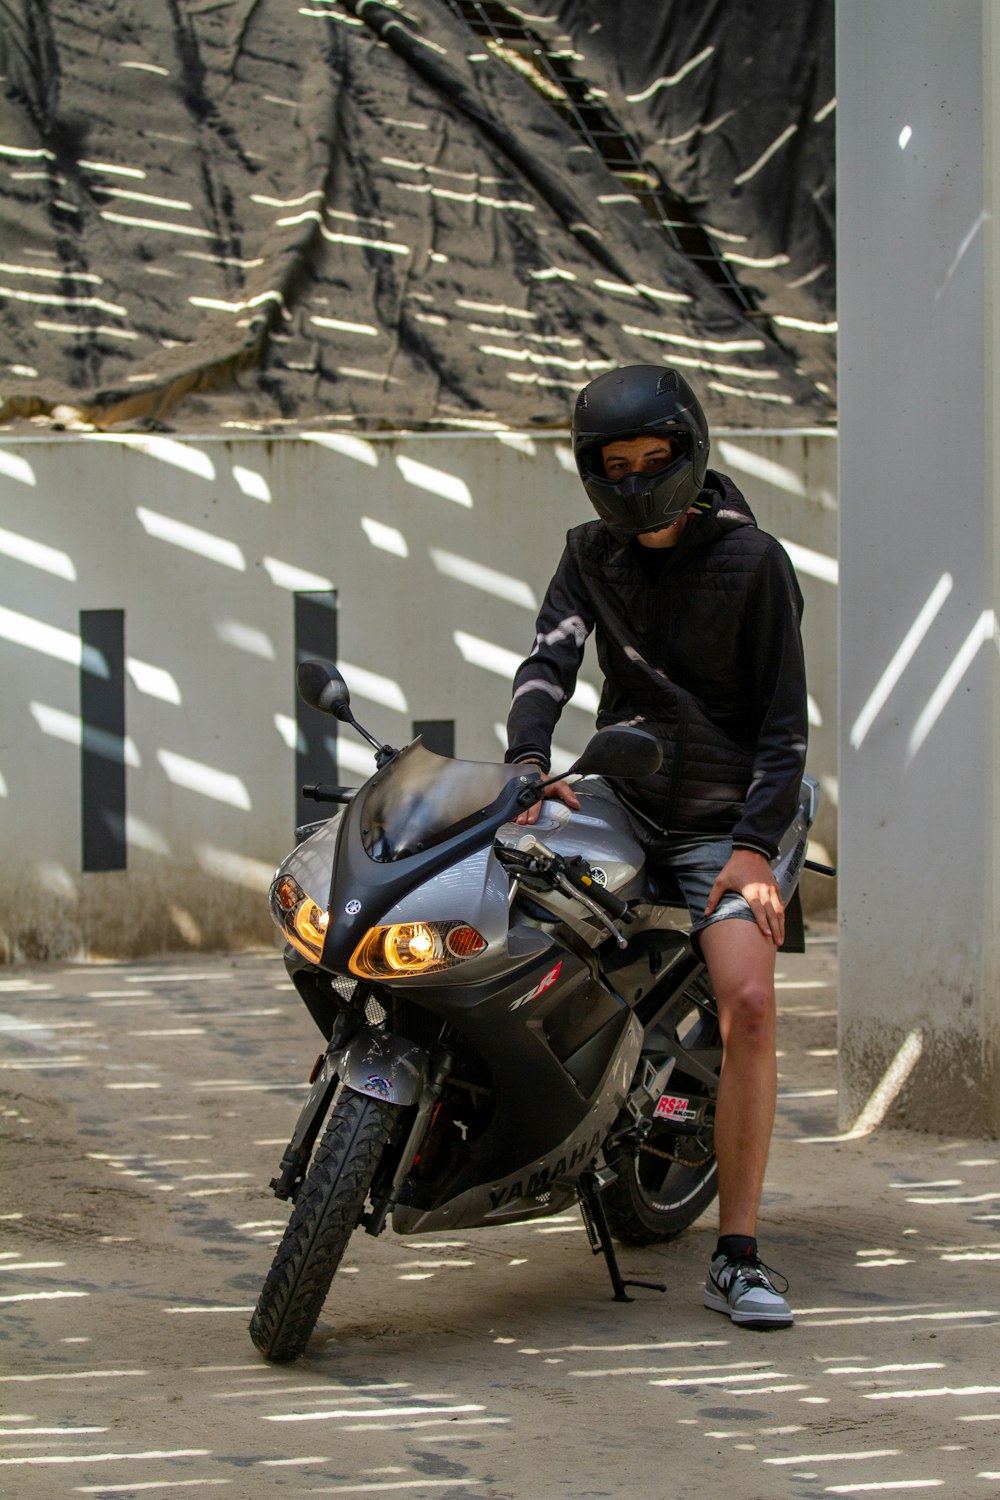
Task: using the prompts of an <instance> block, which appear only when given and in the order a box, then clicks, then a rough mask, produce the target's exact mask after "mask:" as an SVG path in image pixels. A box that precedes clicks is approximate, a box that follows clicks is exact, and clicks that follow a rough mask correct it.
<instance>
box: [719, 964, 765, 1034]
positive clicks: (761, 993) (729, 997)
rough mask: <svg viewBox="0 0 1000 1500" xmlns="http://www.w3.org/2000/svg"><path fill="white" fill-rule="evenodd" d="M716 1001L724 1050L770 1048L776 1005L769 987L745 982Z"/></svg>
mask: <svg viewBox="0 0 1000 1500" xmlns="http://www.w3.org/2000/svg"><path fill="white" fill-rule="evenodd" d="M716 998H717V1000H718V1005H719V1020H720V1023H721V1029H722V1035H723V1039H724V1041H725V1043H726V1045H727V1047H738V1048H752V1049H754V1050H758V1049H768V1050H772V1049H773V1047H774V1038H775V1003H774V990H773V989H772V987H771V986H770V985H768V984H762V983H755V982H754V981H752V980H748V981H745V982H743V983H740V984H737V985H735V986H733V987H732V988H731V989H730V990H729V991H728V992H727V993H723V994H717V996H716Z"/></svg>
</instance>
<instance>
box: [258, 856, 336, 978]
mask: <svg viewBox="0 0 1000 1500" xmlns="http://www.w3.org/2000/svg"><path fill="white" fill-rule="evenodd" d="M271 916H272V917H273V918H274V920H275V922H276V923H277V924H278V926H279V927H280V928H281V931H282V932H283V933H284V934H285V936H286V937H287V939H288V941H289V942H290V943H291V944H292V947H293V948H297V949H298V950H299V952H300V953H301V954H302V957H303V958H307V959H309V961H310V962H311V963H317V962H318V961H319V958H320V956H321V954H322V952H323V944H324V943H325V942H326V929H327V927H328V926H329V922H330V916H329V913H328V912H325V911H324V910H323V908H322V907H321V906H317V905H316V902H315V901H314V900H313V899H312V897H311V896H307V895H306V893H305V891H304V890H303V889H302V887H301V886H300V885H299V883H298V881H297V880H293V879H292V877H291V875H282V876H281V877H280V878H279V879H278V880H276V881H275V882H274V884H273V885H272V886H271Z"/></svg>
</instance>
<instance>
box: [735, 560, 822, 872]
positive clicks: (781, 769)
mask: <svg viewBox="0 0 1000 1500" xmlns="http://www.w3.org/2000/svg"><path fill="white" fill-rule="evenodd" d="M801 618H802V593H801V590H800V589H799V585H798V580H797V579H796V577H795V573H794V570H793V568H792V565H791V562H790V561H789V559H788V555H787V553H786V552H785V551H784V549H783V548H782V547H781V545H780V544H779V543H778V542H774V543H773V545H772V546H771V547H770V548H769V549H768V551H767V553H766V554H765V555H764V558H763V560H762V564H761V567H760V570H759V572H758V575H757V578H756V580H755V583H754V586H753V590H752V592H751V596H750V601H749V607H748V612H747V621H746V628H747V632H748V641H749V655H750V660H751V662H752V669H753V673H754V690H755V698H756V702H757V707H758V715H759V718H758V725H759V727H758V733H757V749H756V754H755V757H754V766H753V776H752V778H751V782H750V788H749V791H748V792H747V795H746V802H745V804H744V808H743V815H742V817H741V818H740V820H739V822H738V823H737V824H736V827H735V828H734V829H733V844H734V846H735V847H736V848H740V849H755V850H757V851H758V853H760V854H763V855H765V856H766V857H767V858H768V859H773V858H774V856H775V855H776V854H777V852H778V844H779V842H780V840H781V837H782V834H783V833H784V832H785V829H786V828H787V827H788V825H789V823H790V822H791V821H792V818H793V817H794V816H795V808H796V805H797V802H798V796H799V789H800V786H801V782H802V775H803V772H804V771H805V761H806V741H807V737H808V712H807V698H806V672H805V658H804V655H803V650H802V636H801V632H800V621H801Z"/></svg>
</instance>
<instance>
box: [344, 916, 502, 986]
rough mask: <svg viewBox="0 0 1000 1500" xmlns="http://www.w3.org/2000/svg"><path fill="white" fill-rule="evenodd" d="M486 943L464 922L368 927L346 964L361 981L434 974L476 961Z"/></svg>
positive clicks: (402, 923)
mask: <svg viewBox="0 0 1000 1500" xmlns="http://www.w3.org/2000/svg"><path fill="white" fill-rule="evenodd" d="M485 948H486V939H485V938H484V937H483V936H482V935H481V933H478V932H477V931H476V929H475V928H474V927H470V926H469V925H468V923H466V922H396V923H394V924H393V925H392V926H391V927H369V929H368V931H367V932H366V933H365V935H364V937H363V938H362V939H361V942H360V943H359V944H358V946H357V947H356V948H355V950H354V952H353V954H352V955H351V960H350V962H349V964H348V968H349V969H350V971H351V973H352V974H357V975H358V977H359V978H360V979H402V978H403V977H405V976H406V975H409V974H434V973H437V972H439V971H440V970H443V969H453V968H454V967H455V965H456V964H460V963H464V962H465V960H466V959H467V958H476V957H477V956H478V955H479V954H480V953H482V952H483V951H484V950H485Z"/></svg>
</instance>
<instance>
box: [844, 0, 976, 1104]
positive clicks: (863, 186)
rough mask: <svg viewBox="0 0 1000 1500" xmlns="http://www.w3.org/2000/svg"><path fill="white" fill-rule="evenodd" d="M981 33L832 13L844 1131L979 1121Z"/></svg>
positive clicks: (881, 12) (927, 2) (875, 5)
mask: <svg viewBox="0 0 1000 1500" xmlns="http://www.w3.org/2000/svg"><path fill="white" fill-rule="evenodd" d="M998 20H1000V8H998V6H997V4H996V3H995V0H986V3H982V0H839V4H838V120H839V126H838V131H839V134H838V148H837V149H838V256H839V267H840V285H839V310H840V322H841V333H840V458H841V464H840V486H839V488H840V499H841V531H840V557H841V579H842V581H841V680H842V697H841V724H842V732H843V743H842V746H841V755H840V765H841V791H842V799H841V805H842V818H841V825H840V892H841V922H842V930H841V945H840V956H841V969H840V972H841V1039H840V1059H841V1083H842V1095H841V1099H842V1114H843V1119H844V1123H845V1124H850V1123H851V1122H852V1121H853V1120H854V1118H855V1116H856V1115H857V1113H858V1111H859V1110H861V1109H862V1108H863V1107H864V1106H865V1104H866V1102H867V1101H869V1100H871V1101H872V1103H873V1107H874V1108H875V1109H876V1111H877V1112H878V1113H880V1114H884V1113H885V1112H886V1111H887V1110H888V1117H889V1118H890V1119H891V1120H895V1121H900V1122H903V1123H909V1124H915V1125H918V1126H921V1127H928V1128H932V1129H939V1130H948V1131H950V1132H955V1133H958V1132H961V1131H964V1130H981V1129H986V1130H996V1128H997V1127H998V1125H1000V1097H998V1095H1000V1090H998V1077H997V1027H998V1012H1000V969H998V946H997V944H998V936H997V935H998V931H1000V912H998V908H997V883H996V874H997V864H998V854H1000V844H998V830H997V820H996V809H997V790H998V780H997V778H998V774H1000V761H998V755H997V751H998V748H1000V734H998V720H997V705H998V696H997V691H998V664H1000V654H998V651H997V645H998V636H997V624H996V614H995V610H996V599H997V590H996V583H997V571H996V570H997V558H996V545H995V543H996V523H997V516H998V509H997V507H998V498H997V491H998V475H997V457H996V450H995V441H994V438H993V430H994V427H995V424H996V417H997V413H996V375H995V371H996V365H997V357H998V353H1000V342H998V337H997V306H998V302H997V268H998V261H997V255H996V227H995V224H994V217H995V212H996V201H995V200H996V171H997V161H998V159H1000V158H998V155H997V150H996V143H997V129H998V119H1000V117H998V114H997V97H998V91H997V80H998V77H1000V73H998V66H997V32H998ZM984 67H985V72H984ZM883 1083H884V1087H880V1085H882V1084H883ZM873 1096H874V1098H873Z"/></svg>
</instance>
